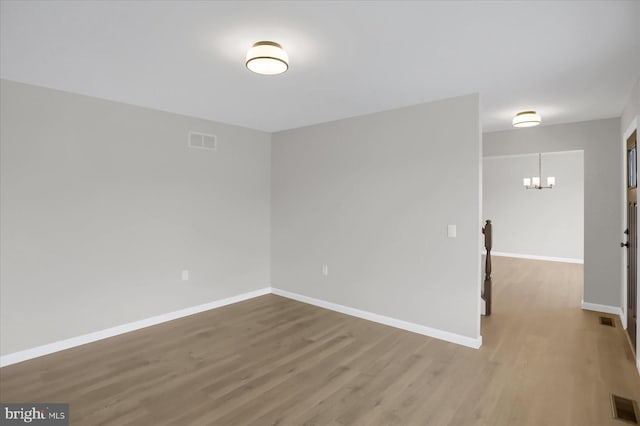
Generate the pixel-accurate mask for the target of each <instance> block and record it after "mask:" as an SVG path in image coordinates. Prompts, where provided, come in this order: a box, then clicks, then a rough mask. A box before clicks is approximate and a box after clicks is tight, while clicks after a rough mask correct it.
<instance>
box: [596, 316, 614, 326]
mask: <svg viewBox="0 0 640 426" xmlns="http://www.w3.org/2000/svg"><path fill="white" fill-rule="evenodd" d="M600 324H602V325H608V326H609V327H615V326H616V325H615V323H614V322H613V318H609V317H600Z"/></svg>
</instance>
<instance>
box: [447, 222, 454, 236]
mask: <svg viewBox="0 0 640 426" xmlns="http://www.w3.org/2000/svg"><path fill="white" fill-rule="evenodd" d="M447 237H449V238H455V237H456V226H455V225H447Z"/></svg>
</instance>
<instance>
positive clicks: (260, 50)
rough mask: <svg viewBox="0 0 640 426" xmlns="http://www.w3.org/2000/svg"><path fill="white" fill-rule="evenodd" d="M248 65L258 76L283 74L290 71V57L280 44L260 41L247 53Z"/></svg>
mask: <svg viewBox="0 0 640 426" xmlns="http://www.w3.org/2000/svg"><path fill="white" fill-rule="evenodd" d="M246 65H247V68H249V69H250V70H251V71H253V72H255V73H258V74H265V75H276V74H282V73H283V72H285V71H286V70H287V69H289V55H287V52H285V51H284V50H283V49H282V46H280V45H279V44H278V43H275V42H273V41H259V42H257V43H255V44H254V45H253V47H251V49H249V51H248V52H247V62H246Z"/></svg>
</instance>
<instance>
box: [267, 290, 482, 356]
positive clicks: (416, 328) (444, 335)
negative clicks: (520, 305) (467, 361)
mask: <svg viewBox="0 0 640 426" xmlns="http://www.w3.org/2000/svg"><path fill="white" fill-rule="evenodd" d="M271 293H273V294H276V295H278V296H282V297H286V298H288V299H293V300H297V301H299V302H302V303H307V304H309V305H314V306H319V307H321V308H325V309H329V310H331V311H336V312H340V313H343V314H347V315H351V316H354V317H358V318H362V319H365V320H368V321H373V322H377V323H380V324H384V325H388V326H391V327H395V328H400V329H402V330H407V331H411V332H414V333H418V334H422V335H425V336H429V337H434V338H436V339H440V340H445V341H447V342H451V343H457V344H458V345H463V346H467V347H470V348H474V349H478V348H479V347H480V346H482V336H479V337H477V338H473V337H467V336H462V335H460V334H455V333H450V332H448V331H444V330H439V329H437V328H431V327H427V326H424V325H420V324H415V323H412V322H407V321H403V320H399V319H395V318H391V317H387V316H384V315H379V314H375V313H373V312H367V311H362V310H360V309H355V308H351V307H349V306H344V305H339V304H337V303H332V302H327V301H325V300H320V299H315V298H313V297H308V296H303V295H301V294H297V293H292V292H290V291H286V290H281V289H279V288H275V287H271Z"/></svg>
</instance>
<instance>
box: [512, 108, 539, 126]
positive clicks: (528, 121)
mask: <svg viewBox="0 0 640 426" xmlns="http://www.w3.org/2000/svg"><path fill="white" fill-rule="evenodd" d="M541 121H542V117H540V114H538V113H537V112H535V111H522V112H519V113H517V114H516V116H515V117H513V121H512V122H511V124H513V127H531V126H537V125H538V124H540V122H541Z"/></svg>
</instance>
